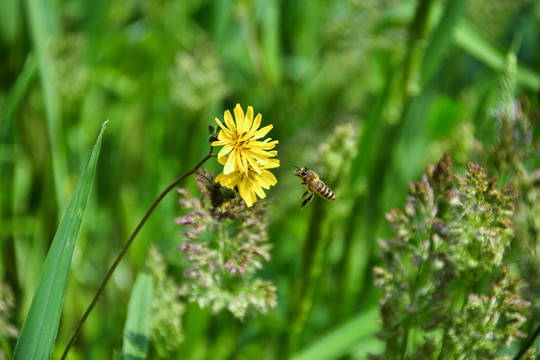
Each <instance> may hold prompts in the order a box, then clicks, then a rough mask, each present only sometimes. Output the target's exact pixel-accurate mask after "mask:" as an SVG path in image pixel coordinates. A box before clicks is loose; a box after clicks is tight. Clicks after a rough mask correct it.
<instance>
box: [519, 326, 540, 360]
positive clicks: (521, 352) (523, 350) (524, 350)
mask: <svg viewBox="0 0 540 360" xmlns="http://www.w3.org/2000/svg"><path fill="white" fill-rule="evenodd" d="M538 335H540V325H538V327H537V328H536V330H534V333H533V334H532V336H531V337H530V338H529V340H527V342H526V343H525V345H523V347H522V348H521V349H520V350H519V352H518V354H517V355H516V357H515V358H514V360H519V359H521V358H522V357H523V355H525V354H526V353H527V351H528V350H529V348H530V347H531V346H532V345H533V344H534V341H535V340H536V338H537V337H538Z"/></svg>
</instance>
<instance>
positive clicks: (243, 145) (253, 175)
mask: <svg viewBox="0 0 540 360" xmlns="http://www.w3.org/2000/svg"><path fill="white" fill-rule="evenodd" d="M234 116H235V121H233V118H232V116H231V113H230V112H229V111H228V110H227V111H226V112H225V126H224V125H223V124H222V123H221V122H220V121H219V120H218V119H216V122H217V123H218V125H219V126H220V128H221V131H220V132H219V134H218V140H219V141H214V142H213V143H212V146H223V148H222V149H221V151H220V152H219V153H218V161H219V163H220V164H222V165H224V167H223V172H222V173H221V174H219V175H218V176H217V177H216V181H217V182H219V183H220V184H221V185H222V186H225V187H228V188H230V189H234V187H236V186H237V187H238V192H239V193H240V196H241V197H242V199H244V201H245V202H246V204H247V206H252V205H253V203H255V202H256V201H257V196H258V197H259V198H261V199H263V198H264V197H265V196H266V194H265V193H264V190H263V189H269V188H270V186H273V185H275V184H276V183H277V179H276V178H275V176H274V175H273V174H272V173H271V172H270V171H268V170H267V169H271V168H276V167H278V166H279V160H278V159H273V157H274V156H276V155H277V151H275V150H271V149H273V148H274V147H275V146H276V144H277V143H278V141H277V140H273V141H272V139H265V140H262V141H261V140H259V139H261V138H263V137H264V136H265V135H266V134H268V132H269V131H270V130H271V129H272V127H273V126H272V125H268V126H265V127H264V128H262V129H260V130H259V126H260V125H261V118H262V116H261V114H257V116H256V117H255V119H253V107H251V106H248V108H247V113H246V114H245V115H244V112H243V110H242V108H241V107H240V105H239V104H237V105H236V107H235V108H234Z"/></svg>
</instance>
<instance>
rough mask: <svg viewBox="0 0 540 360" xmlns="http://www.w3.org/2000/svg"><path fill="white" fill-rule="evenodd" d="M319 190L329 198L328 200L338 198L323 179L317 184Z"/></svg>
mask: <svg viewBox="0 0 540 360" xmlns="http://www.w3.org/2000/svg"><path fill="white" fill-rule="evenodd" d="M317 192H318V193H319V195H321V196H322V197H323V198H325V199H328V200H334V199H335V198H336V195H334V192H333V191H332V190H330V188H329V187H328V186H326V185H325V184H324V183H323V182H322V181H321V182H319V183H318V184H317Z"/></svg>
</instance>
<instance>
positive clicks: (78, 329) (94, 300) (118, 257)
mask: <svg viewBox="0 0 540 360" xmlns="http://www.w3.org/2000/svg"><path fill="white" fill-rule="evenodd" d="M212 151H213V147H210V152H209V153H208V155H206V157H205V158H204V159H202V160H201V161H200V162H199V163H198V164H197V165H195V167H194V168H193V169H191V170H189V171H188V172H186V173H185V174H184V175H182V176H180V177H179V178H178V179H176V180H174V181H173V182H172V183H171V184H170V185H169V186H167V188H166V189H165V190H163V192H162V193H161V194H159V196H158V197H157V199H156V200H155V201H154V202H153V203H152V205H151V206H150V208H149V209H148V210H147V211H146V213H145V214H144V216H143V218H142V219H141V221H140V222H139V224H138V225H137V227H136V228H135V230H133V233H132V234H131V236H130V237H129V239H128V241H127V242H126V244H125V245H124V247H123V248H122V250H120V253H118V255H117V256H116V259H114V262H113V264H112V265H111V267H110V269H109V271H108V272H107V274H106V275H105V277H104V278H103V281H102V282H101V284H100V285H99V288H98V289H97V291H96V294H95V295H94V298H93V299H92V302H91V303H90V305H89V306H88V308H87V309H86V311H85V312H84V315H83V316H82V318H81V320H80V321H79V323H78V324H77V327H76V328H75V331H74V332H73V335H71V339H69V343H68V344H67V346H66V348H65V350H64V353H63V354H62V357H61V360H64V359H65V358H66V356H67V354H68V352H69V349H70V348H71V346H72V345H73V343H74V342H75V339H76V338H77V336H78V335H79V332H80V331H81V328H82V326H83V324H84V322H85V321H86V319H87V318H88V315H90V313H91V312H92V310H93V309H94V306H95V305H96V303H97V302H98V299H99V298H100V296H101V293H102V292H103V290H104V289H105V286H106V285H107V282H109V279H110V278H111V276H112V274H113V273H114V270H116V267H117V266H118V264H119V263H120V261H121V260H122V258H123V257H124V255H126V253H127V251H128V249H129V247H130V246H131V244H132V243H133V240H135V237H136V236H137V234H138V233H139V231H140V230H141V229H142V227H143V225H144V224H145V223H146V220H148V218H149V217H150V215H151V214H152V212H153V211H154V209H155V208H156V207H157V205H158V204H159V203H160V202H161V200H163V198H164V197H165V196H166V195H167V194H168V193H169V192H170V191H171V190H172V189H173V188H174V187H175V186H176V185H178V184H179V183H180V182H181V181H182V180H184V179H185V178H187V177H188V176H189V175H192V174H193V173H195V172H196V171H197V170H198V169H199V168H200V167H201V166H202V164H204V163H205V162H206V160H208V159H210V158H211V157H212V156H215V155H214V154H212Z"/></svg>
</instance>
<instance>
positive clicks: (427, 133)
mask: <svg viewBox="0 0 540 360" xmlns="http://www.w3.org/2000/svg"><path fill="white" fill-rule="evenodd" d="M511 3H512V4H511V5H509V2H508V1H504V0H498V1H489V2H488V1H484V0H470V1H465V0H448V1H446V2H443V3H441V2H437V1H433V0H418V1H412V0H411V1H409V0H405V1H398V0H386V1H383V2H381V1H375V0H369V1H344V0H332V1H311V2H309V3H304V2H301V1H277V0H254V1H248V0H245V1H244V0H242V1H231V0H225V1H217V2H213V1H205V0H198V1H195V0H182V1H167V0H164V1H151V2H142V1H128V0H120V1H115V2H109V1H104V0H98V1H94V2H92V3H90V2H85V1H80V0H75V1H71V2H68V3H54V2H47V1H44V0H28V1H25V2H13V1H4V2H1V3H0V53H1V54H2V56H1V59H2V60H1V61H0V255H1V257H2V261H1V262H0V272H1V274H2V280H3V282H4V283H6V284H7V285H8V286H9V287H10V288H11V289H12V290H13V292H14V297H15V299H16V305H15V306H14V308H13V311H12V313H13V314H14V315H13V316H12V317H11V318H9V319H7V320H8V322H9V323H10V324H12V325H15V327H17V328H19V329H20V328H21V327H22V324H23V322H24V320H25V318H26V316H27V314H28V311H29V308H30V303H31V301H32V297H33V295H34V293H35V288H36V285H37V283H38V279H39V276H40V274H41V269H42V267H43V264H44V261H45V258H46V255H47V253H48V252H49V247H50V246H51V242H52V239H53V238H54V234H55V233H56V230H57V228H58V226H59V222H60V219H61V216H62V214H63V213H64V210H65V208H66V207H67V205H68V201H69V198H70V197H71V194H72V193H73V192H74V189H75V186H76V184H77V181H78V179H79V177H80V175H81V173H82V170H83V169H84V166H85V165H86V162H87V161H88V155H89V151H90V149H91V147H92V144H93V142H94V139H95V134H96V132H97V130H98V129H99V126H100V124H101V123H103V122H104V121H105V120H107V119H109V121H110V122H109V125H108V128H107V132H106V133H105V135H104V136H103V144H102V149H101V155H100V159H99V162H98V166H97V169H96V177H95V180H94V188H93V190H92V195H91V197H90V200H89V204H88V207H87V210H86V213H85V215H84V220H83V223H82V227H81V231H80V234H79V238H78V239H77V244H76V247H75V250H74V255H73V262H72V265H71V270H70V274H71V276H70V278H69V281H68V285H67V290H66V295H65V301H64V304H63V308H62V316H61V321H60V325H59V328H58V336H57V338H56V343H55V349H54V352H53V354H52V358H58V357H59V356H60V354H61V352H62V351H63V349H64V348H65V346H66V344H67V342H68V341H69V339H70V336H71V334H72V331H73V329H74V328H75V326H76V324H77V322H78V321H79V319H80V317H81V315H82V314H83V313H84V311H85V309H86V307H87V306H88V304H89V303H90V302H91V300H92V297H93V295H94V293H95V290H96V289H97V287H98V286H99V284H100V282H101V280H102V278H103V277H104V276H105V273H106V272H107V270H108V268H109V266H110V264H111V263H112V262H113V260H114V257H115V256H116V254H117V252H118V251H119V249H120V248H121V247H122V246H123V244H124V243H125V241H126V239H127V238H128V236H129V234H131V233H132V231H133V229H134V228H135V226H136V225H137V222H138V221H139V220H140V218H141V217H142V216H143V215H144V213H145V211H146V210H147V209H148V207H149V206H150V205H151V204H152V202H153V201H154V200H155V198H156V196H157V195H158V194H159V193H160V192H161V191H162V190H163V189H164V188H165V187H166V186H167V185H168V184H170V183H171V182H172V181H173V180H174V179H176V178H178V176H180V175H181V174H183V173H185V172H186V171H187V170H189V169H190V168H191V167H192V166H193V164H196V163H197V162H198V161H200V160H201V159H202V158H203V157H204V156H205V155H206V154H207V153H208V146H209V144H208V141H207V140H208V135H207V134H208V132H207V127H208V125H209V124H211V123H213V122H214V118H215V117H218V118H220V119H222V116H223V111H224V110H226V109H232V108H233V107H234V105H235V104H236V103H241V104H243V106H246V105H253V106H254V108H255V111H256V112H260V113H261V114H262V115H263V122H264V123H266V124H273V125H274V128H273V130H272V137H273V138H275V139H279V145H278V149H279V158H280V161H281V166H280V168H278V169H276V172H275V173H276V177H277V178H278V184H277V186H275V187H274V188H272V189H271V190H270V191H269V192H267V195H268V196H269V197H271V198H273V199H274V200H273V203H272V204H271V205H269V207H268V219H269V229H268V232H269V239H270V242H271V243H272V246H273V248H272V250H271V256H272V257H271V260H270V261H269V262H267V263H265V264H264V266H263V267H262V269H261V270H260V271H259V273H258V276H260V277H261V278H263V279H265V280H269V281H272V282H273V283H274V284H275V286H276V287H277V294H278V306H277V307H276V308H273V309H271V310H269V311H268V312H267V313H266V314H252V315H250V316H247V317H246V318H245V319H244V320H243V321H239V320H237V319H235V318H234V317H233V316H232V315H231V314H229V313H228V312H226V311H224V312H221V313H218V314H212V313H211V311H210V310H208V309H207V308H202V309H201V308H200V307H199V306H198V305H197V304H195V303H185V304H184V305H185V311H184V313H183V316H182V334H179V336H181V337H183V343H182V344H181V346H180V348H179V350H178V352H176V353H175V355H174V357H172V358H182V359H204V358H212V359H220V358H223V359H229V358H239V359H251V358H265V359H266V358H267V359H282V358H287V357H296V358H308V357H309V358H311V359H313V358H320V359H323V358H326V359H331V358H339V357H341V356H350V358H365V356H366V354H367V353H368V352H370V353H382V352H383V351H384V344H383V342H381V341H380V340H378V339H377V337H376V333H377V332H378V331H379V330H380V326H379V325H378V324H379V323H376V321H377V320H376V318H377V316H376V314H378V310H377V309H378V303H379V300H380V299H381V293H380V291H379V290H378V289H377V288H376V287H375V286H374V284H373V277H372V276H373V275H372V274H373V273H372V269H373V267H374V266H375V265H379V266H380V265H381V264H382V263H381V252H380V249H379V245H378V244H377V240H378V239H380V238H388V237H390V236H392V231H391V230H392V229H391V227H390V226H389V224H388V222H387V220H386V218H385V214H386V213H387V212H388V211H389V210H390V209H392V208H399V207H402V206H403V205H404V204H405V202H406V196H407V191H408V184H409V182H411V181H417V180H418V179H419V177H420V176H421V174H422V173H423V172H425V170H426V166H427V163H429V162H431V163H435V162H436V161H437V160H438V159H440V158H441V156H442V154H443V153H444V152H445V151H447V152H448V153H449V154H450V155H451V156H452V158H453V159H454V162H455V165H456V172H462V171H461V170H463V168H464V167H465V163H466V161H467V160H474V161H477V162H486V163H487V162H489V161H491V160H490V157H489V156H487V155H486V154H487V153H488V152H489V149H490V148H491V147H492V146H494V145H495V144H497V143H498V142H499V133H498V127H499V124H498V122H497V121H496V118H495V117H494V116H493V110H494V109H495V108H496V106H497V93H498V89H499V86H498V84H499V83H500V79H501V76H502V74H503V73H504V71H505V66H506V64H507V55H508V53H509V52H512V53H515V55H516V57H517V65H516V68H517V70H516V76H515V79H516V82H517V83H516V90H515V97H516V98H521V97H526V98H528V99H529V100H528V102H529V103H528V106H529V109H535V108H537V106H538V100H537V97H536V93H537V91H538V89H539V88H540V57H539V55H538V52H536V51H534V50H532V49H535V48H537V44H538V43H540V38H539V35H538V34H540V20H539V18H538V15H537V14H538V13H539V12H540V5H539V4H538V2H536V1H533V0H520V1H517V2H511ZM479 9H485V11H480V10H479ZM488 10H489V11H488ZM493 24H497V26H496V27H494V26H492V25H493ZM524 110H526V109H524ZM535 114H536V115H535ZM534 116H537V112H536V113H535V112H534V111H533V112H532V115H531V116H530V119H531V123H532V126H533V128H532V132H531V133H532V135H531V136H532V138H533V139H532V140H533V141H532V143H534V140H536V139H537V137H538V129H537V128H536V127H534V125H535V123H534V120H535V118H534ZM344 124H350V125H351V128H350V129H352V130H351V132H353V133H354V136H351V137H350V139H348V140H347V141H348V142H347V144H349V143H352V144H354V145H353V148H354V151H351V150H350V149H348V148H347V146H346V145H343V144H341V145H339V142H337V143H333V144H334V145H333V146H334V147H330V148H331V151H330V150H328V147H325V146H327V145H328V144H331V143H332V141H334V140H335V138H333V137H332V134H335V133H336V131H338V130H336V127H338V126H343V125H344ZM347 126H348V125H347ZM325 144H326V145H325ZM335 144H338V145H335ZM325 149H326V150H325ZM328 154H330V155H328ZM325 156H326V158H325ZM328 159H330V160H328ZM335 159H341V160H343V159H345V160H343V164H340V166H339V167H332V165H333V164H334V165H335V163H336V160H335ZM524 164H525V165H523V166H524V167H525V168H526V169H527V170H528V171H530V172H531V173H532V172H533V170H535V169H537V168H538V166H539V160H538V157H537V153H536V152H534V151H533V152H530V153H529V154H528V156H527V157H526V159H525V160H524ZM486 165H487V166H489V164H486ZM205 166H206V167H207V168H208V169H209V170H210V171H214V172H216V173H219V172H220V171H221V170H220V165H219V164H218V163H217V161H209V162H208V163H207V164H206V165H205ZM294 166H308V167H310V168H313V169H315V170H316V171H317V172H318V173H319V175H320V176H321V177H322V179H323V180H325V182H326V183H327V185H329V186H330V187H331V188H332V189H333V190H334V191H335V193H336V200H335V201H334V202H326V201H325V200H324V199H321V198H315V200H314V201H313V202H312V203H310V204H309V205H308V206H307V207H306V208H305V209H304V211H300V205H301V196H302V193H303V189H302V188H301V186H300V184H299V181H298V179H297V178H295V177H294V175H293V173H292V170H293V169H294ZM491 169H492V173H491V175H493V176H497V177H498V179H499V183H500V184H501V185H507V184H508V183H510V181H511V180H512V178H513V176H514V175H515V174H516V173H518V172H519V171H521V170H520V169H516V168H515V167H509V168H504V169H503V168H497V167H495V166H493V167H492V168H491ZM524 186H525V185H524ZM531 186H532V185H531ZM183 187H187V188H188V189H189V190H190V191H191V192H192V193H193V194H197V193H198V190H197V187H196V185H195V181H194V179H191V180H188V181H187V182H185V184H184V185H183ZM533 190H534V187H531V190H530V191H528V192H527V194H530V193H532V192H533ZM521 195H523V194H520V196H521ZM522 197H523V196H522ZM179 198H180V197H179V196H177V195H176V194H170V195H169V196H168V197H166V198H165V199H164V201H163V202H162V203H161V204H160V205H159V206H158V207H157V208H156V210H155V212H154V213H153V215H152V217H151V218H150V219H149V221H148V222H147V224H146V225H145V227H144V228H143V229H142V231H141V233H140V235H139V237H138V238H137V240H136V241H135V242H134V244H133V246H132V247H131V248H130V250H129V252H128V254H127V256H126V257H125V258H124V260H123V261H122V262H121V263H120V265H119V267H118V268H117V270H116V272H115V273H114V275H113V277H112V281H111V282H110V283H109V285H108V286H107V288H106V289H105V292H104V294H103V296H102V298H101V299H100V301H99V303H98V305H97V307H96V308H95V309H94V311H93V313H91V314H90V316H89V318H88V320H87V322H86V323H85V325H84V327H83V330H82V334H81V335H80V336H79V337H78V339H77V342H76V344H75V347H74V348H73V349H72V350H71V352H70V357H69V358H74V359H104V358H111V357H119V356H121V355H120V354H122V349H123V347H124V348H125V347H129V346H128V345H126V343H125V342H124V340H123V339H124V329H125V326H127V325H126V324H128V323H130V322H131V321H135V320H133V319H137V317H136V316H135V315H134V314H133V313H131V314H128V311H130V310H129V309H130V308H135V307H136V305H133V304H142V305H141V306H143V305H144V306H147V305H148V304H147V303H146V300H147V299H145V298H144V296H143V294H142V293H141V290H140V289H141V287H140V286H142V285H138V286H137V288H136V289H133V288H134V286H135V284H136V279H138V278H140V276H141V275H139V273H140V272H141V271H143V269H144V266H145V262H146V260H147V257H148V250H149V247H150V245H151V244H153V245H155V246H156V247H157V249H158V250H159V252H160V253H161V254H162V255H163V257H164V258H165V261H166V263H167V273H168V275H169V276H170V277H171V279H174V281H176V283H177V284H182V281H183V279H184V278H183V271H184V270H186V269H187V268H188V267H189V264H188V263H187V262H186V258H185V255H184V254H183V253H181V252H180V251H178V250H177V248H178V247H179V246H180V245H181V244H182V241H183V239H184V236H183V235H182V232H183V229H182V228H181V227H180V226H179V225H177V224H175V222H174V220H175V218H177V217H178V216H180V215H185V214H184V213H183V212H182V209H181V207H180V206H179V204H178V200H179ZM529 200H530V199H529ZM531 201H532V200H531ZM530 209H533V207H532V206H531V207H530ZM536 215H537V214H536V213H535V212H534V211H533V210H530V214H529V215H528V216H530V217H529V219H530V221H529V224H535V223H536V221H538V220H537V219H538V217H536ZM517 223H518V224H523V223H525V222H519V221H517ZM531 226H532V225H531ZM518 235H519V232H518ZM519 236H521V235H519ZM516 249H517V250H516V252H515V253H511V255H508V257H509V258H508V259H505V261H507V262H508V263H512V261H514V260H515V258H518V259H519V258H523V257H525V256H526V255H527V251H526V250H523V249H526V248H525V247H516ZM529 250H530V251H531V252H532V251H534V246H533V247H532V250H531V249H529ZM514 268H515V269H516V270H515V271H516V273H517V274H518V275H519V274H520V271H521V270H520V268H519V267H517V266H514ZM141 281H142V280H141ZM171 281H172V280H171ZM530 290H531V292H530V294H536V293H535V292H534V291H533V290H535V289H534V288H532V289H530ZM137 294H138V295H137ZM141 294H142V295H141ZM137 296H138V297H137ZM141 296H143V297H141ZM533 296H534V295H531V296H530V297H527V298H526V299H527V300H528V301H531V302H532V303H533V306H532V307H533V310H534V309H536V307H537V305H535V301H536V304H538V300H537V299H536V300H535V299H534V298H533ZM130 297H131V299H130ZM181 300H182V298H181ZM184 300H185V299H184ZM128 304H130V305H128ZM126 319H130V320H126ZM529 319H530V321H529V322H528V323H527V324H528V326H529V328H528V329H525V330H524V331H526V332H528V333H532V332H533V331H534V327H535V326H536V325H537V323H538V315H537V313H536V312H535V311H533V315H531V316H530V317H529ZM142 329H146V328H144V327H142ZM144 331H146V330H144ZM0 334H1V333H0ZM2 336H4V335H2ZM15 343H16V338H14V337H10V336H8V335H5V338H4V339H3V340H2V342H0V346H1V350H2V351H3V353H4V354H5V356H6V357H8V358H9V357H11V356H12V355H13V351H14V348H15ZM319 349H320V350H319ZM516 352H517V351H516ZM158 353H159V352H158V350H156V348H155V344H153V343H152V342H151V341H150V343H149V348H148V353H147V356H148V358H158ZM0 354H2V352H0ZM0 358H1V355H0Z"/></svg>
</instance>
